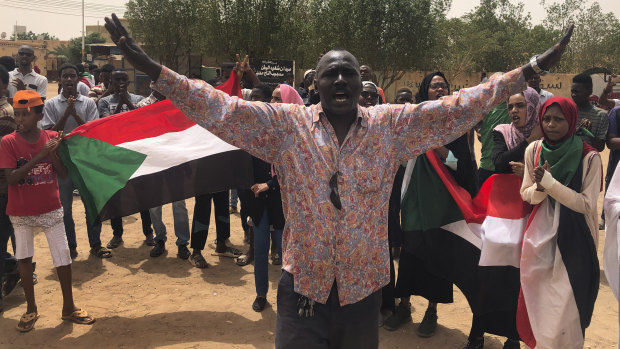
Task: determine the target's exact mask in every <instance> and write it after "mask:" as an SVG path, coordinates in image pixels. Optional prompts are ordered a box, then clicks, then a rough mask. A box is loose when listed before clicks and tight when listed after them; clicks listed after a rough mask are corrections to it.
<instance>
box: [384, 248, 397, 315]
mask: <svg viewBox="0 0 620 349" xmlns="http://www.w3.org/2000/svg"><path fill="white" fill-rule="evenodd" d="M389 250H390V283H389V284H387V285H385V286H383V289H381V310H391V311H392V312H394V311H396V299H395V296H394V294H395V292H394V290H395V288H396V271H395V270H394V257H393V256H392V249H391V248H390V249H389Z"/></svg>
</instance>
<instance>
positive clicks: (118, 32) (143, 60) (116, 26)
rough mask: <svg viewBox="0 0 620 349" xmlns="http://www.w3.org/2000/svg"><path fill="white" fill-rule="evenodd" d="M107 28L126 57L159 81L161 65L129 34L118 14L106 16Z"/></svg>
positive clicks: (135, 66) (154, 79)
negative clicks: (110, 16)
mask: <svg viewBox="0 0 620 349" xmlns="http://www.w3.org/2000/svg"><path fill="white" fill-rule="evenodd" d="M105 28H106V29H107V30H108V32H109V33H110V37H111V38H112V41H113V42H114V43H115V44H116V46H118V47H119V48H120V49H121V51H123V56H125V59H127V61H129V63H131V65H133V67H134V68H136V69H138V70H140V71H143V72H145V73H146V74H147V75H148V76H150V77H151V79H152V80H153V81H157V79H158V78H159V73H161V65H160V64H159V63H157V62H155V61H154V60H153V59H152V58H151V57H149V56H148V55H147V54H146V53H145V52H144V51H143V50H142V48H141V47H140V45H138V44H137V43H136V41H135V40H134V39H133V38H132V37H131V36H129V33H127V30H126V29H125V27H123V25H122V24H121V21H120V20H119V19H118V17H117V16H116V14H114V13H113V14H112V18H111V19H110V18H109V17H106V18H105Z"/></svg>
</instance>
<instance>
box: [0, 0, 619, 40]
mask: <svg viewBox="0 0 620 349" xmlns="http://www.w3.org/2000/svg"><path fill="white" fill-rule="evenodd" d="M511 1H512V2H513V3H516V2H517V0H511ZM521 2H523V3H524V4H525V9H526V11H527V12H530V13H531V14H532V22H533V23H534V24H539V23H541V22H542V20H543V19H544V17H545V10H544V8H543V7H542V6H541V5H540V0H521ZM548 2H553V0H548ZM592 2H593V1H588V4H591V3H592ZM598 2H599V4H600V5H601V7H602V9H603V11H604V12H613V13H614V14H615V15H616V17H618V18H620V1H619V0H599V1H598ZM35 3H36V5H35V6H32V4H33V3H32V2H31V1H30V0H0V8H1V9H2V11H0V12H1V14H0V33H1V32H6V33H7V38H8V37H10V36H11V33H12V32H13V26H14V25H15V23H16V22H17V24H18V25H25V26H26V30H32V31H33V32H35V33H42V32H48V33H50V34H51V35H55V36H57V37H58V38H60V39H61V40H68V39H70V38H73V37H78V36H81V35H82V33H81V24H82V18H81V14H82V11H81V10H82V2H81V0H37V1H36V2H35ZM125 3H127V0H105V1H101V0H85V9H86V10H85V12H86V16H87V17H85V18H84V21H85V25H96V24H97V22H99V24H100V25H103V23H104V21H103V17H104V16H105V15H109V13H111V12H112V11H115V12H119V9H120V10H122V9H124V6H125ZM479 3H480V2H479V1H477V0H473V1H470V0H453V1H452V8H451V10H450V12H449V13H448V16H449V17H460V16H462V15H463V14H465V13H467V12H469V11H472V10H473V9H474V7H476V6H477V5H479ZM43 11H46V12H43ZM51 12H57V13H51Z"/></svg>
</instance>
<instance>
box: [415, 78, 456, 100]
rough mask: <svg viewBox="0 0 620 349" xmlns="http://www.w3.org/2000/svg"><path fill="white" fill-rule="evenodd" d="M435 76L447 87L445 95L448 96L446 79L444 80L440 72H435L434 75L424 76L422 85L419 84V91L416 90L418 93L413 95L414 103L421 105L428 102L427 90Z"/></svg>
mask: <svg viewBox="0 0 620 349" xmlns="http://www.w3.org/2000/svg"><path fill="white" fill-rule="evenodd" d="M437 75H439V76H441V77H442V78H443V80H444V81H445V82H446V85H448V93H447V94H450V84H449V83H448V79H446V76H445V75H443V73H442V72H440V71H436V72H434V73H430V74H428V75H426V76H425V77H424V79H422V84H420V89H419V90H418V93H416V95H415V102H416V103H422V102H426V101H428V89H429V88H430V87H431V81H432V80H433V78H434V77H435V76H437Z"/></svg>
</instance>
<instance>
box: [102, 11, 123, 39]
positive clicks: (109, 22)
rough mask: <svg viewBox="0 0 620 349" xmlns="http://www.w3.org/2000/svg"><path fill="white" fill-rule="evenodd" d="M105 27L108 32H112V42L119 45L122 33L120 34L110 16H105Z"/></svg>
mask: <svg viewBox="0 0 620 349" xmlns="http://www.w3.org/2000/svg"><path fill="white" fill-rule="evenodd" d="M104 27H105V29H106V30H107V31H108V33H110V38H111V39H112V42H114V43H115V44H117V45H118V40H119V38H120V35H118V32H117V30H116V26H115V25H114V23H113V22H112V20H111V19H110V18H109V17H106V18H105V24H104Z"/></svg>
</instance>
